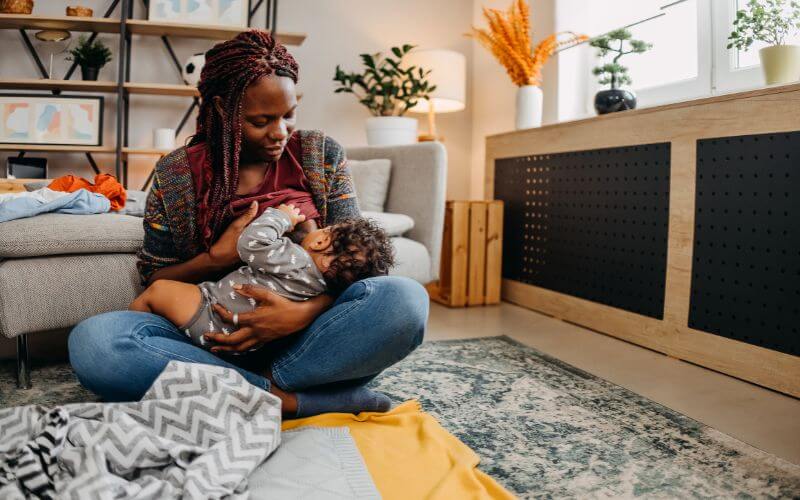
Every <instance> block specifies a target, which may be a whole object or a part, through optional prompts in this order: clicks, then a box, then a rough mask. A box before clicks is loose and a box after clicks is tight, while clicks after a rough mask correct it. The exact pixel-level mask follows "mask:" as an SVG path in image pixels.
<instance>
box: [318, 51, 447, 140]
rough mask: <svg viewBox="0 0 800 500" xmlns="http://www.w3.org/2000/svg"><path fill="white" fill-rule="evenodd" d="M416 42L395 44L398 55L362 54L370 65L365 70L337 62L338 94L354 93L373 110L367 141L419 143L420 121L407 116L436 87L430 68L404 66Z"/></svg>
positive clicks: (363, 59)
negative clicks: (353, 69)
mask: <svg viewBox="0 0 800 500" xmlns="http://www.w3.org/2000/svg"><path fill="white" fill-rule="evenodd" d="M414 47H415V46H414V45H408V44H406V45H403V46H402V47H392V49H391V51H392V54H394V56H395V58H392V57H388V56H387V57H383V56H382V54H381V53H380V52H378V53H377V54H361V61H362V62H363V63H364V66H366V69H365V70H364V71H363V72H362V73H346V72H344V71H343V70H342V69H341V68H340V67H339V65H338V64H337V65H336V74H335V75H334V77H333V81H335V82H337V83H338V84H339V87H338V88H337V89H336V90H335V91H334V92H335V93H337V94H338V93H342V92H345V93H348V94H354V95H355V96H356V98H358V102H360V103H361V104H363V105H364V106H366V107H367V109H369V111H370V113H372V114H373V115H375V116H373V117H372V118H368V119H367V144H369V145H370V146H390V145H397V144H411V143H414V142H417V120H416V119H414V118H406V117H404V116H403V115H404V114H406V112H407V111H408V110H409V109H411V108H412V107H414V106H415V105H416V104H417V102H418V101H420V100H421V99H427V98H428V97H429V96H430V95H431V92H433V91H434V90H436V86H435V85H432V84H431V83H430V82H429V81H428V79H427V77H428V75H429V74H430V70H427V69H425V68H421V67H417V66H409V67H404V65H403V58H404V57H405V56H406V55H407V54H408V53H409V52H411V51H412V50H413V49H414Z"/></svg>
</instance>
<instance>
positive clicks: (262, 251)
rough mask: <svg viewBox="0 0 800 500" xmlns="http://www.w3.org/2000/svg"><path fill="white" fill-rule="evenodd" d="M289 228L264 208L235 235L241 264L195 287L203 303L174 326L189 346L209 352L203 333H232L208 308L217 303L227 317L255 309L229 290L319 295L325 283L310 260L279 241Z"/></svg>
mask: <svg viewBox="0 0 800 500" xmlns="http://www.w3.org/2000/svg"><path fill="white" fill-rule="evenodd" d="M290 227H291V221H290V220H289V216H288V215H286V214H285V213H283V212H282V211H280V210H277V209H275V208H268V209H267V210H266V211H265V212H264V213H263V214H262V215H261V216H260V217H258V218H257V219H256V220H254V221H253V222H251V223H250V225H249V226H247V227H246V228H245V229H244V231H242V234H241V235H240V236H239V242H238V243H237V245H236V248H237V250H238V252H239V257H241V259H242V260H243V261H244V263H245V264H246V265H244V266H242V267H240V268H239V269H237V270H236V271H233V272H231V273H230V274H228V275H227V276H225V277H224V278H223V279H221V280H219V281H217V282H214V281H206V282H203V283H200V284H199V285H197V286H198V287H200V292H201V293H202V294H203V302H202V304H201V305H200V307H199V308H198V309H197V312H195V314H194V316H193V317H192V319H191V320H190V321H189V322H188V323H186V324H185V325H183V326H181V327H180V329H181V331H183V332H184V333H185V334H186V335H187V336H189V337H191V339H192V341H193V342H194V343H195V344H198V345H201V346H203V347H206V348H210V347H211V346H210V345H208V344H209V343H208V342H206V340H205V339H204V338H203V334H205V333H208V332H222V333H225V334H229V333H233V331H234V330H236V328H234V326H233V325H231V324H228V323H226V322H224V321H223V320H222V318H220V317H219V316H218V315H217V313H216V312H215V311H214V309H213V308H212V307H211V305H212V304H217V303H219V304H220V305H222V306H223V307H225V308H226V309H228V310H229V311H230V312H232V313H239V314H241V313H243V312H247V311H252V310H253V309H255V308H256V305H257V303H256V301H255V299H253V298H249V297H245V296H243V295H239V294H238V293H236V290H234V289H233V286H234V285H245V284H251V285H256V286H263V287H265V288H267V289H268V290H269V291H271V292H274V293H277V294H278V295H282V296H284V297H286V298H288V299H291V300H298V301H299V300H308V299H309V298H311V297H314V296H317V295H319V294H321V293H324V292H325V290H326V285H325V279H324V278H323V276H322V273H321V272H320V271H319V269H317V266H316V265H315V264H314V261H313V260H312V259H311V256H310V255H309V254H308V252H306V251H305V249H303V247H301V246H300V245H298V244H296V243H293V242H292V240H290V239H289V238H288V237H287V236H284V234H285V233H286V231H288V230H289V228H290Z"/></svg>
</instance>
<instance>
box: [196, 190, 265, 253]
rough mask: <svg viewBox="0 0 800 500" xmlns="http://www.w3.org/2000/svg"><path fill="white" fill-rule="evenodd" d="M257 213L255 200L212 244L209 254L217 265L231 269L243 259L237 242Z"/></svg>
mask: <svg viewBox="0 0 800 500" xmlns="http://www.w3.org/2000/svg"><path fill="white" fill-rule="evenodd" d="M256 213H258V203H257V202H255V201H254V202H253V203H251V204H250V207H249V208H248V209H247V212H245V213H243V214H242V215H240V216H239V217H238V218H237V219H236V220H234V221H233V222H231V224H230V225H229V226H228V227H227V229H225V232H224V233H222V236H220V237H219V239H218V240H217V241H216V242H215V243H214V244H213V245H211V248H210V249H209V250H208V255H209V257H210V258H211V262H212V263H213V264H214V266H215V267H217V268H219V269H229V268H231V267H233V266H235V265H236V264H238V263H239V262H240V261H241V259H240V258H239V252H238V251H237V250H236V243H237V242H238V241H239V235H241V234H242V231H244V228H246V227H247V225H248V224H250V222H252V221H253V219H255V217H256Z"/></svg>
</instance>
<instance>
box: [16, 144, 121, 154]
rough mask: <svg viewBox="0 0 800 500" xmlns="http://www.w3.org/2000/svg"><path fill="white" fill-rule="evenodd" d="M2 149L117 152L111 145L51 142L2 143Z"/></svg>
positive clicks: (53, 151)
mask: <svg viewBox="0 0 800 500" xmlns="http://www.w3.org/2000/svg"><path fill="white" fill-rule="evenodd" d="M0 151H35V152H42V153H116V151H117V150H116V149H114V148H113V147H111V146H81V145H67V146H51V145H49V144H0Z"/></svg>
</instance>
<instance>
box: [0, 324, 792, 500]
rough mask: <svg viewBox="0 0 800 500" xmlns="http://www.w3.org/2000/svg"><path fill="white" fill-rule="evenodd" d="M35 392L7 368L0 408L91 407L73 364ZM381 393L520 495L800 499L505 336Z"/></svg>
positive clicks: (442, 352)
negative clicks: (428, 419) (468, 451)
mask: <svg viewBox="0 0 800 500" xmlns="http://www.w3.org/2000/svg"><path fill="white" fill-rule="evenodd" d="M33 383H34V389H31V390H29V391H17V390H14V389H11V390H9V388H12V387H13V370H12V366H11V365H10V364H5V365H3V366H2V367H0V390H2V394H0V406H9V405H16V404H28V403H33V402H35V403H41V404H47V405H52V404H57V403H67V402H76V401H86V400H87V399H90V398H91V395H90V394H88V393H86V392H85V391H84V390H83V389H81V388H80V387H79V386H78V384H77V381H76V380H75V377H74V375H73V374H72V372H71V370H70V369H69V367H68V366H67V365H55V366H48V367H38V368H35V371H34V374H33ZM372 385H373V386H374V387H376V388H378V389H380V390H382V391H384V392H386V393H387V394H389V395H390V396H391V397H392V399H394V400H395V401H398V402H399V401H404V400H407V399H411V398H417V399H419V400H420V401H421V402H422V406H423V408H424V409H425V410H426V411H428V412H429V413H431V414H432V415H434V416H436V417H437V418H438V419H439V421H440V422H442V424H443V425H444V426H445V427H446V428H447V429H448V430H449V431H450V432H452V433H453V434H455V435H456V436H458V438H459V439H461V440H462V441H464V442H465V443H467V444H468V445H469V446H470V447H471V448H472V449H473V450H475V451H476V452H477V453H478V455H480V457H481V469H482V470H484V471H485V472H487V473H488V474H489V475H491V476H492V477H494V478H495V479H497V480H498V481H499V482H500V483H502V484H503V485H504V486H506V487H507V488H508V489H510V490H511V491H514V492H516V493H517V494H519V495H520V496H526V497H528V496H535V497H544V498H547V497H553V498H563V497H582V498H584V497H647V498H723V497H724V498H794V497H800V466H797V465H793V464H791V463H789V462H786V461H784V460H781V459H779V458H777V457H775V456H773V455H769V454H767V453H764V452H762V451H760V450H757V449H756V448H753V447H752V446H749V445H747V444H744V443H742V442H741V441H738V440H736V439H734V438H732V437H730V436H727V435H725V434H722V433H721V432H718V431H716V430H714V429H712V428H710V427H708V426H706V425H703V424H701V423H699V422H696V421H694V420H692V419H690V418H688V417H686V416H684V415H681V414H680V413H677V412H674V411H672V410H670V409H668V408H665V407H663V406H661V405H659V404H657V403H654V402H652V401H650V400H648V399H645V398H643V397H641V396H638V395H636V394H634V393H632V392H630V391H628V390H627V389H624V388H622V387H619V386H617V385H614V384H612V383H610V382H608V381H605V380H602V379H599V378H597V377H595V376H593V375H590V374H588V373H585V372H583V371H581V370H578V369H576V368H574V367H572V366H570V365H567V364H566V363H563V362H561V361H559V360H557V359H554V358H552V357H550V356H547V355H544V354H542V353H540V352H538V351H536V350H534V349H531V348H529V347H525V346H522V345H520V344H518V343H516V342H515V341H513V340H511V339H509V338H507V337H487V338H481V339H471V340H457V341H438V342H427V343H425V344H423V345H422V347H420V349H418V350H417V351H416V352H414V353H413V354H412V355H411V356H409V357H408V358H407V359H406V360H404V361H402V362H401V363H399V364H398V365H396V366H394V367H392V368H391V369H389V370H387V371H386V372H385V373H384V374H382V375H381V376H380V377H379V378H378V379H376V380H375V381H374V382H373V384H372Z"/></svg>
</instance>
